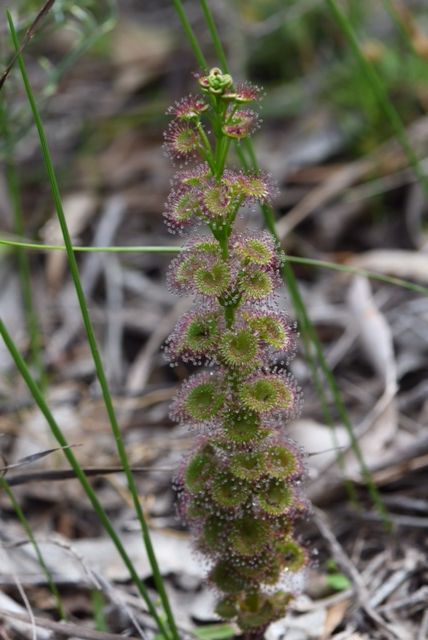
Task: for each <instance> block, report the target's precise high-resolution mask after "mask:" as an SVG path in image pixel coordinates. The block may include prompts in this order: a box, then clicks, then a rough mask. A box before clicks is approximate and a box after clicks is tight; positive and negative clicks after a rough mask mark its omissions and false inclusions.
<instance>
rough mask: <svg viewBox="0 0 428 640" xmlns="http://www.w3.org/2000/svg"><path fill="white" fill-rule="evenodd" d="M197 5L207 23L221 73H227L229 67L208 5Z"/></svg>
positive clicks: (203, 3)
mask: <svg viewBox="0 0 428 640" xmlns="http://www.w3.org/2000/svg"><path fill="white" fill-rule="evenodd" d="M199 4H200V5H201V9H202V13H203V14H204V18H205V22H206V23H207V26H208V30H209V32H210V36H211V40H212V41H213V45H214V49H215V52H216V54H217V58H218V60H219V62H220V66H221V68H222V71H225V72H226V73H229V65H228V64H227V59H226V54H225V52H224V49H223V44H222V42H221V40H220V37H219V35H218V30H217V27H216V25H215V22H214V18H213V15H212V13H211V11H210V9H209V7H208V3H207V2H206V0H199Z"/></svg>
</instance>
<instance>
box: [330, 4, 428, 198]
mask: <svg viewBox="0 0 428 640" xmlns="http://www.w3.org/2000/svg"><path fill="white" fill-rule="evenodd" d="M326 2H327V5H328V6H329V8H330V11H331V13H332V14H333V16H334V18H335V19H336V21H337V23H338V24H339V26H340V28H341V29H342V32H343V34H344V36H345V38H346V40H347V41H348V44H349V46H350V47H351V49H352V52H353V53H354V55H355V58H356V60H357V62H358V64H359V65H360V68H361V71H362V73H363V75H364V77H365V79H366V82H367V85H368V86H369V87H370V89H371V91H372V93H373V95H374V97H375V98H376V100H377V101H378V104H379V107H380V108H381V109H382V111H383V113H384V115H385V118H386V119H387V120H388V121H389V123H390V125H391V127H392V129H393V131H394V132H395V135H396V136H397V139H398V141H399V143H400V145H401V147H402V149H403V151H404V153H405V155H406V156H407V159H408V161H409V164H410V165H411V166H412V167H413V170H414V172H415V174H416V177H417V178H418V180H419V182H420V184H421V186H422V188H423V189H424V191H425V193H427V194H428V179H427V177H426V175H425V174H424V171H423V169H422V167H421V164H420V161H419V158H418V156H417V155H416V153H415V151H414V150H413V147H412V145H411V142H410V140H409V138H408V136H407V133H406V130H405V128H404V125H403V122H402V120H401V118H400V116H399V114H398V111H397V110H396V109H395V107H394V105H393V104H392V102H391V101H390V100H389V97H388V94H387V91H386V89H385V85H384V84H383V82H382V80H381V78H380V76H379V74H378V73H377V71H376V69H375V68H374V67H373V65H372V64H370V62H369V61H368V60H367V58H366V57H365V56H364V54H363V52H362V50H361V47H360V45H359V42H358V39H357V36H356V34H355V31H354V29H353V27H352V25H351V23H350V21H349V20H348V18H347V16H346V14H345V13H344V12H343V11H342V9H341V8H340V7H339V5H338V4H337V2H336V0H326Z"/></svg>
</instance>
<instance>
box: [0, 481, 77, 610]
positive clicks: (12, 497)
mask: <svg viewBox="0 0 428 640" xmlns="http://www.w3.org/2000/svg"><path fill="white" fill-rule="evenodd" d="M0 487H1V488H2V489H3V490H4V491H5V493H7V495H8V498H9V500H10V502H11V505H12V507H13V508H14V511H15V513H16V515H17V516H18V519H19V521H20V523H21V526H22V528H23V529H24V531H25V533H26V534H27V537H28V539H29V541H30V542H31V544H32V545H33V548H34V552H35V554H36V557H37V561H38V563H39V565H40V567H41V569H42V571H43V573H44V574H45V577H46V581H47V583H48V586H49V589H50V591H51V593H52V595H53V597H54V600H55V604H56V608H57V610H58V614H59V617H60V618H61V620H65V619H66V615H65V610H64V605H63V603H62V600H61V596H60V593H59V591H58V587H57V586H56V584H55V581H54V579H53V577H52V573H51V571H50V569H49V567H48V566H47V564H46V562H45V559H44V557H43V554H42V552H41V550H40V547H39V545H38V543H37V540H36V538H35V537H34V534H33V531H32V529H31V525H30V523H29V522H28V520H27V518H26V516H25V513H24V512H23V510H22V508H21V505H20V504H19V502H18V500H17V499H16V497H15V494H14V493H13V491H12V489H11V487H10V486H9V483H8V481H7V480H6V478H0Z"/></svg>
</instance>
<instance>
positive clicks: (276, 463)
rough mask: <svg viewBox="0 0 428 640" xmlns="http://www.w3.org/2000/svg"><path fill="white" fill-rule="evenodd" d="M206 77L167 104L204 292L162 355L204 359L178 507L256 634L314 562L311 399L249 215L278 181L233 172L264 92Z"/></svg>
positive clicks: (178, 199) (168, 138) (187, 260)
mask: <svg viewBox="0 0 428 640" xmlns="http://www.w3.org/2000/svg"><path fill="white" fill-rule="evenodd" d="M198 83H199V87H200V94H199V95H198V96H194V95H191V96H188V97H186V98H184V99H182V100H181V101H179V102H177V103H176V104H175V105H173V106H172V107H171V108H170V109H169V111H168V113H169V114H170V115H171V116H173V120H172V122H170V124H169V126H168V129H167V131H166V134H165V146H166V149H167V152H168V154H169V155H170V156H171V157H172V158H173V159H174V160H175V161H178V162H179V163H182V164H183V165H184V166H183V167H182V168H180V169H179V170H178V172H177V173H176V175H175V177H174V179H173V185H172V190H171V193H170V195H169V198H168V201H167V204H166V210H165V221H166V224H167V227H168V229H169V230H170V231H171V232H172V233H177V232H178V233H182V232H185V231H187V232H188V233H189V236H190V239H189V240H188V241H187V243H186V244H185V246H184V248H183V251H182V252H181V254H180V255H179V256H178V257H176V258H175V259H174V260H173V262H172V263H171V265H170V268H169V272H168V283H169V287H170V289H171V290H172V291H173V292H175V293H177V294H179V295H192V296H194V307H193V308H192V309H191V311H190V312H189V313H187V314H186V315H184V317H182V318H181V319H180V320H179V321H178V323H177V325H176V327H175V328H174V330H173V332H172V334H171V335H170V336H169V338H168V339H167V341H166V344H165V353H166V356H167V358H168V359H169V361H170V362H171V363H176V362H178V361H179V360H181V361H184V362H186V363H191V364H193V365H198V366H203V367H204V368H203V369H202V370H201V371H200V372H198V373H196V374H193V375H191V376H190V377H189V378H188V379H187V380H186V381H185V382H184V383H183V384H182V386H181V388H180V389H179V391H178V393H177V396H176V398H175V400H174V402H173V405H172V408H171V416H172V418H173V419H174V420H176V421H179V422H182V423H184V424H186V425H190V426H191V427H192V428H193V429H194V430H195V432H196V440H195V446H194V448H193V450H192V452H191V454H190V455H189V457H188V459H187V460H186V461H185V463H183V466H182V469H181V470H180V472H179V475H178V478H177V488H178V500H179V513H180V515H181V516H182V518H183V519H184V520H185V521H186V522H187V523H188V525H189V527H190V530H191V532H192V534H193V536H194V541H195V546H196V549H197V551H198V552H199V553H200V554H201V555H202V557H203V558H205V561H206V563H207V566H208V580H209V582H210V583H211V584H212V585H213V587H214V588H215V590H216V593H217V594H218V601H217V606H216V612H217V613H218V614H219V616H221V617H222V618H225V619H229V620H234V621H236V622H237V623H238V625H239V626H240V628H241V629H242V630H243V632H244V633H245V634H246V637H248V638H250V637H252V638H257V637H261V636H262V635H263V631H264V630H265V628H266V627H267V626H268V624H269V623H271V622H272V621H274V620H276V619H278V618H280V617H281V616H283V615H284V613H285V611H286V608H287V605H288V604H289V602H290V600H291V599H292V597H293V595H292V591H293V589H292V585H293V579H292V574H293V573H296V572H300V571H301V570H302V569H303V568H304V566H305V565H306V563H307V552H306V551H305V549H304V548H303V547H302V545H301V544H300V542H299V540H298V539H297V536H296V534H295V530H294V527H295V522H296V520H297V519H299V518H300V517H302V516H303V515H304V514H305V513H306V512H307V510H308V505H307V502H306V500H305V499H304V497H302V495H301V492H300V490H299V484H300V482H301V478H302V474H303V462H302V454H301V452H300V451H299V449H298V448H297V447H296V446H295V445H294V444H293V443H292V442H290V441H289V440H288V439H287V438H286V436H285V435H284V433H283V425H284V424H285V422H286V421H287V420H289V419H290V418H292V417H293V416H295V415H296V412H297V411H298V409H299V405H300V392H299V388H298V386H297V384H296V382H295V380H294V379H293V377H292V376H291V375H290V373H289V372H288V371H287V365H288V363H289V361H290V359H291V358H292V356H293V354H294V351H295V344H296V332H295V326H294V324H293V323H292V322H291V321H290V319H289V318H288V316H287V315H286V314H285V313H284V312H283V311H282V310H281V309H280V308H279V305H278V297H277V290H278V288H279V287H280V286H281V282H282V281H281V276H280V269H281V266H282V264H283V259H284V258H283V255H282V252H281V250H280V248H279V247H278V246H277V244H276V242H275V240H274V239H273V238H272V236H271V235H270V234H269V233H267V232H263V231H260V230H257V229H252V228H250V227H249V224H248V220H247V219H246V214H245V212H247V215H248V211H249V210H251V207H252V206H254V205H255V204H263V203H267V202H269V201H270V199H271V198H272V196H273V194H274V191H275V188H274V185H273V184H272V181H271V179H270V177H269V176H268V175H267V174H264V173H260V172H259V173H254V172H253V173H249V172H248V173H247V172H242V171H238V170H235V169H232V168H229V167H227V159H228V152H229V148H230V144H231V142H232V141H240V140H243V139H245V138H247V137H248V136H250V135H251V134H252V133H253V132H254V130H255V129H256V128H257V127H258V126H259V117H258V115H257V113H256V112H255V111H254V110H253V109H252V108H249V106H248V105H249V104H250V105H251V103H255V102H257V101H258V100H259V99H260V90H259V89H258V88H257V87H254V86H253V85H250V84H236V85H235V84H234V82H233V79H232V77H231V76H230V75H229V74H227V73H223V72H222V71H221V70H220V69H218V68H213V69H211V71H210V72H209V73H208V75H201V76H198Z"/></svg>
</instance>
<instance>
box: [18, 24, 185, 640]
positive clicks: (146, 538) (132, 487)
mask: <svg viewBox="0 0 428 640" xmlns="http://www.w3.org/2000/svg"><path fill="white" fill-rule="evenodd" d="M7 17H8V22H9V29H10V33H11V35H12V40H13V44H14V47H15V50H16V51H17V52H19V42H18V39H17V35H16V31H15V28H14V24H13V20H12V17H11V14H10V13H8V14H7ZM18 64H19V69H20V72H21V76H22V80H23V84H24V87H25V91H26V94H27V99H28V102H29V104H30V107H31V111H32V114H33V118H34V122H35V125H36V128H37V132H38V134H39V139H40V146H41V149H42V154H43V159H44V162H45V167H46V171H47V174H48V178H49V184H50V187H51V192H52V197H53V200H54V204H55V209H56V213H57V217H58V221H59V224H60V227H61V232H62V235H63V238H64V245H65V247H66V252H67V259H68V265H69V268H70V273H71V277H72V280H73V283H74V287H75V290H76V294H77V298H78V301H79V305H80V309H81V313H82V318H83V323H84V326H85V331H86V335H87V339H88V343H89V346H90V349H91V353H92V358H93V360H94V364H95V368H96V372H97V378H98V381H99V383H100V387H101V391H102V396H103V400H104V404H105V407H106V411H107V414H108V417H109V421H110V425H111V429H112V432H113V435H114V439H115V443H116V447H117V451H118V454H119V458H120V461H121V464H122V465H123V469H124V472H125V475H126V479H127V483H128V487H129V491H130V493H131V496H132V501H133V504H134V508H135V512H136V514H137V518H138V520H139V523H140V527H141V532H142V537H143V542H144V546H145V548H146V552H147V556H148V559H149V562H150V566H151V568H152V572H153V578H154V582H155V585H156V588H157V590H158V593H159V596H160V599H161V601H162V606H163V608H164V611H165V614H166V616H167V619H168V624H169V627H170V629H171V635H172V637H173V638H174V639H176V640H178V637H179V636H178V631H177V628H176V624H175V620H174V616H173V613H172V609H171V606H170V604H169V600H168V596H167V593H166V590H165V585H164V583H163V579H162V576H161V573H160V571H159V566H158V563H157V560H156V556H155V552H154V549H153V545H152V542H151V539H150V532H149V528H148V525H147V522H146V520H145V517H144V513H143V510H142V507H141V504H140V500H139V496H138V490H137V485H136V483H135V480H134V476H133V474H132V471H131V467H130V464H129V460H128V455H127V453H126V448H125V444H124V441H123V438H122V434H121V431H120V427H119V424H118V421H117V418H116V412H115V409H114V406H113V401H112V397H111V394H110V390H109V387H108V383H107V377H106V374H105V371H104V366H103V363H102V360H101V355H100V353H99V350H98V345H97V342H96V338H95V333H94V330H93V326H92V321H91V319H90V316H89V311H88V307H87V304H86V299H85V294H84V292H83V287H82V284H81V282H80V276H79V269H78V266H77V261H76V257H75V255H74V252H73V246H72V242H71V237H70V233H69V230H68V226H67V221H66V219H65V214H64V210H63V206H62V200H61V194H60V190H59V186H58V182H57V179H56V174H55V169H54V166H53V162H52V159H51V155H50V151H49V146H48V142H47V138H46V134H45V131H44V127H43V123H42V121H41V118H40V114H39V111H38V108H37V105H36V101H35V98H34V95H33V91H32V88H31V84H30V81H29V78H28V74H27V71H26V68H25V64H24V60H23V58H22V55H18ZM159 622H160V620H158V624H159ZM161 629H162V630H163V632H164V633H165V628H164V625H163V623H162V626H161ZM165 636H166V637H168V634H167V633H165Z"/></svg>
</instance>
